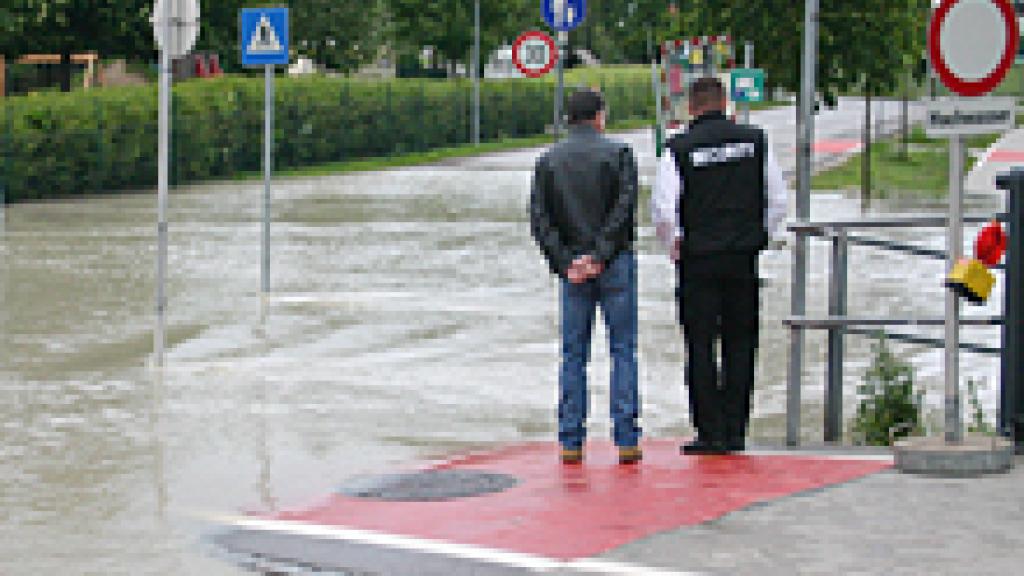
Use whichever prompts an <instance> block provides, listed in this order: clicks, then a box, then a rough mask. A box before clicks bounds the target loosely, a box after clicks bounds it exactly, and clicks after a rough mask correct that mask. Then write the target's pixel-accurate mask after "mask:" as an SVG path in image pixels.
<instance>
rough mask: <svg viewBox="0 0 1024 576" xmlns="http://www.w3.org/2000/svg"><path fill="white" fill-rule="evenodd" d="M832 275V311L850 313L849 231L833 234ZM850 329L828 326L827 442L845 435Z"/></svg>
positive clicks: (834, 313) (839, 314)
mask: <svg viewBox="0 0 1024 576" xmlns="http://www.w3.org/2000/svg"><path fill="white" fill-rule="evenodd" d="M831 236H832V259H831V268H832V270H831V274H830V276H829V291H828V313H829V315H831V316H836V317H838V316H846V293H847V286H846V281H847V249H848V242H847V240H848V239H847V235H846V231H845V230H839V231H836V232H833V233H832V235H831ZM845 332H846V329H845V328H843V327H842V326H835V327H833V328H829V329H828V351H827V354H828V361H827V367H826V372H825V383H826V385H825V441H826V442H839V441H841V440H842V438H843V429H842V426H843V340H844V338H843V337H844V335H845Z"/></svg>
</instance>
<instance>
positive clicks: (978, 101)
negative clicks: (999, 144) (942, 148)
mask: <svg viewBox="0 0 1024 576" xmlns="http://www.w3.org/2000/svg"><path fill="white" fill-rule="evenodd" d="M1016 108H1017V107H1016V102H1015V101H1014V99H1013V98H948V99H942V100H934V101H932V102H929V103H928V110H927V112H926V113H925V114H926V118H925V131H926V132H927V133H928V135H929V136H932V137H944V136H954V135H970V134H991V133H994V132H1005V131H1007V130H1010V129H1012V128H1013V127H1014V126H1015V124H1016V114H1017V110H1016Z"/></svg>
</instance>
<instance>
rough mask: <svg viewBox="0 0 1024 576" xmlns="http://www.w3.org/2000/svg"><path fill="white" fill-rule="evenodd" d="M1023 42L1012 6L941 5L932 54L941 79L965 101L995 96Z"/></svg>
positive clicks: (994, 1)
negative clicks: (996, 88) (993, 91)
mask: <svg viewBox="0 0 1024 576" xmlns="http://www.w3.org/2000/svg"><path fill="white" fill-rule="evenodd" d="M1018 42H1019V37H1018V32H1017V16H1016V14H1015V13H1014V10H1013V6H1011V5H1010V2H1009V0H942V4H941V5H939V7H938V9H937V10H936V11H935V16H934V17H933V18H932V24H931V29H930V30H929V33H928V51H929V54H930V55H931V60H932V66H933V67H934V68H935V72H936V73H938V75H939V79H940V80H942V83H943V84H945V85H946V87H948V88H949V89H950V90H952V91H953V92H956V93H957V94H959V95H961V96H981V95H984V94H987V93H989V92H991V91H992V90H993V89H994V88H995V87H996V86H998V85H999V83H1000V82H1002V81H1003V78H1005V77H1006V73H1007V72H1008V71H1009V69H1010V66H1011V65H1013V61H1014V59H1015V57H1016V55H1017V44H1018Z"/></svg>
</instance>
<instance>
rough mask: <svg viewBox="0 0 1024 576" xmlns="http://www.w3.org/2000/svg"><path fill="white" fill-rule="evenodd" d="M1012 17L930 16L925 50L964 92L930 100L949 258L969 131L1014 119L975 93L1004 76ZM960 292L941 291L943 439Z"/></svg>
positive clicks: (953, 437) (958, 247) (954, 1)
mask: <svg viewBox="0 0 1024 576" xmlns="http://www.w3.org/2000/svg"><path fill="white" fill-rule="evenodd" d="M1018 42H1019V38H1018V30H1017V16H1016V14H1015V12H1014V10H1013V7H1012V6H1011V5H1010V4H1009V2H1007V0H943V2H942V4H940V5H939V7H938V9H937V10H936V11H935V15H934V17H933V18H932V22H931V27H930V29H929V35H928V49H929V55H930V57H931V58H930V59H931V63H932V66H933V67H934V68H935V71H936V73H937V74H938V76H939V79H940V80H941V81H942V83H943V84H945V85H946V86H947V87H948V88H949V89H950V90H952V91H953V92H954V93H956V94H958V95H960V96H962V97H966V98H964V99H956V98H954V99H947V100H939V101H935V102H933V103H931V105H930V106H929V109H928V112H927V117H928V121H927V130H928V134H929V135H930V136H948V137H949V226H948V230H947V238H948V240H947V244H948V251H949V254H948V260H949V267H950V268H952V267H953V266H954V265H955V264H956V262H957V261H959V260H960V258H961V257H962V256H963V179H964V141H963V137H964V135H966V134H984V133H990V132H998V131H1000V130H1004V129H1008V128H1011V127H1012V126H1013V123H1014V119H1015V103H1014V101H1013V99H1000V98H986V99H975V97H978V96H983V95H985V94H988V93H989V92H991V91H992V90H993V89H994V88H995V87H996V86H998V85H999V83H1000V82H1002V80H1003V78H1005V77H1006V73H1007V72H1008V71H1009V69H1010V66H1011V65H1012V64H1013V61H1014V59H1015V57H1016V55H1017V44H1018ZM959 340H960V299H959V297H958V296H957V295H956V293H954V292H953V291H952V290H950V291H949V292H947V293H946V350H945V376H946V398H945V403H944V407H945V440H946V443H947V444H959V443H960V442H962V441H963V430H962V428H963V427H962V424H961V415H960V410H961V402H960V373H959V372H960V365H959V353H960V350H959V346H960V343H959Z"/></svg>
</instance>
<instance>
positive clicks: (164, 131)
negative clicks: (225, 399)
mask: <svg viewBox="0 0 1024 576" xmlns="http://www.w3.org/2000/svg"><path fill="white" fill-rule="evenodd" d="M163 7H164V13H163V15H162V18H163V26H162V28H163V30H162V34H163V41H162V42H161V45H162V48H161V50H160V111H159V115H158V117H159V120H158V131H159V134H158V140H157V224H156V235H157V256H156V329H155V331H154V334H153V347H154V349H155V363H156V365H157V366H163V365H164V332H165V330H166V323H167V320H166V313H167V293H166V289H165V286H164V284H165V283H166V278H167V183H168V177H169V173H170V165H169V164H170V159H169V156H170V145H171V53H170V49H171V3H170V2H164V4H163Z"/></svg>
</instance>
